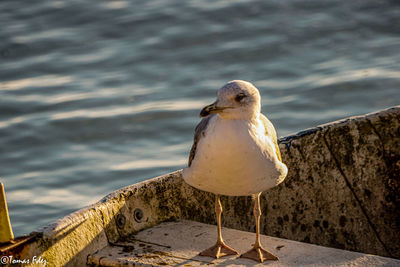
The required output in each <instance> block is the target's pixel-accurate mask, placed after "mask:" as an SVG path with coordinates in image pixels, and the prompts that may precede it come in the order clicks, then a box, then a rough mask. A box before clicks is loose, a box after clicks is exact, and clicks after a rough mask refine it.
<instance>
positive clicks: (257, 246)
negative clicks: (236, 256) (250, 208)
mask: <svg viewBox="0 0 400 267" xmlns="http://www.w3.org/2000/svg"><path fill="white" fill-rule="evenodd" d="M260 195H261V193H259V194H257V196H256V198H255V200H254V217H255V219H256V242H255V243H254V245H253V248H252V249H250V250H249V251H247V252H246V253H244V254H242V255H241V256H240V257H242V258H248V259H252V260H255V261H259V262H264V261H265V260H275V261H276V260H278V257H277V256H275V255H273V254H272V253H270V252H268V251H267V250H265V249H264V248H263V247H262V246H261V242H260V216H261V208H260Z"/></svg>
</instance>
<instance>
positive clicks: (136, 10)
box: [0, 0, 400, 235]
mask: <svg viewBox="0 0 400 267" xmlns="http://www.w3.org/2000/svg"><path fill="white" fill-rule="evenodd" d="M233 79H242V80H248V81H251V82H253V83H254V84H255V85H256V86H257V87H258V88H259V90H260V92H261V95H262V110H263V113H264V114H266V115H267V116H268V117H269V118H270V120H271V121H272V122H273V123H274V125H275V127H276V129H277V132H278V135H279V136H284V135H287V134H289V133H292V132H296V131H299V130H302V129H305V128H308V127H312V126H316V125H318V124H322V123H326V122H330V121H332V120H337V119H341V118H344V117H348V116H352V115H359V114H363V113H367V112H372V111H376V110H379V109H383V108H387V107H390V106H394V105H398V104H400V2H399V1H395V0H392V1H391V0H380V1H377V0H353V1H345V0H327V1H319V0H314V1H307V0H269V1H255V0H248V1H242V0H230V1H228V0H226V1H214V0H210V1H201V0H187V1H186V0H185V1H182V0H167V1H165V0H164V1H159V0H118V1H112V0H37V1H36V0H34V1H33V0H2V1H0V177H1V182H3V183H4V184H5V186H6V196H7V200H8V204H9V211H10V216H11V222H12V225H13V227H14V233H15V234H16V235H21V234H26V233H29V232H30V231H33V230H35V229H37V228H38V227H40V226H43V225H46V224H48V223H50V222H52V221H54V220H56V219H57V218H60V217H62V216H64V215H66V214H68V213H70V212H72V211H75V210H77V209H79V208H81V207H84V206H86V205H89V204H91V203H94V202H96V201H98V200H99V199H100V198H102V197H103V196H104V195H106V194H108V193H109V192H111V191H113V190H116V189H118V188H121V187H123V186H126V185H130V184H133V183H136V182H138V181H143V180H145V179H149V178H152V177H155V176H158V175H161V174H164V173H167V172H171V171H174V170H177V169H180V168H183V167H185V165H186V162H187V157H188V152H189V150H190V147H191V144H192V138H193V131H194V127H195V126H196V124H197V123H198V122H199V117H198V114H199V111H200V109H201V107H203V106H204V105H206V104H209V103H211V102H213V101H214V99H215V94H216V91H217V89H218V88H219V87H221V86H222V85H223V84H225V83H226V82H228V81H230V80H233Z"/></svg>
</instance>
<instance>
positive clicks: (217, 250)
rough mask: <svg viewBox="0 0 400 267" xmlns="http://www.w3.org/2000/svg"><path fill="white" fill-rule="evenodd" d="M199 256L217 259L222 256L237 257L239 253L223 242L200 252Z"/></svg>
mask: <svg viewBox="0 0 400 267" xmlns="http://www.w3.org/2000/svg"><path fill="white" fill-rule="evenodd" d="M199 255H200V256H208V257H212V258H216V259H219V258H221V257H224V256H229V255H239V253H238V252H237V251H236V250H234V249H233V248H230V247H229V246H227V245H226V244H225V243H224V242H217V243H216V244H215V245H214V246H212V247H210V248H208V249H206V250H204V251H202V252H200V254H199Z"/></svg>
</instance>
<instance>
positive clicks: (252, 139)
mask: <svg viewBox="0 0 400 267" xmlns="http://www.w3.org/2000/svg"><path fill="white" fill-rule="evenodd" d="M286 173H287V168H286V166H285V165H284V164H283V163H281V162H280V161H279V159H278V158H277V155H276V152H275V146H274V143H273V142H272V140H271V139H270V138H269V137H268V136H267V135H265V128H264V126H263V124H262V122H261V121H255V122H249V121H247V120H227V119H222V118H220V117H219V116H215V117H214V118H212V119H211V120H210V122H209V125H208V127H207V130H206V132H205V136H204V137H202V138H201V139H200V141H199V143H198V145H197V150H196V155H195V157H194V159H193V162H192V164H191V167H189V168H185V169H184V170H183V178H184V179H185V181H186V182H187V183H188V184H190V185H192V186H194V187H196V188H198V189H200V190H204V191H208V192H212V193H215V194H222V195H229V196H243V195H251V194H256V193H259V192H262V191H264V190H267V189H269V188H271V187H274V186H276V185H277V184H279V183H280V182H282V181H283V179H284V178H285V176H286Z"/></svg>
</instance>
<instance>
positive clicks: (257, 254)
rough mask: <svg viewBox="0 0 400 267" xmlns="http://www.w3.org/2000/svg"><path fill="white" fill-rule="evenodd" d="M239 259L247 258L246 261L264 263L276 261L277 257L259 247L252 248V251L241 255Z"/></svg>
mask: <svg viewBox="0 0 400 267" xmlns="http://www.w3.org/2000/svg"><path fill="white" fill-rule="evenodd" d="M240 257H241V258H247V259H252V260H255V261H258V262H261V263H262V262H264V261H266V260H273V261H277V260H278V257H277V256H275V255H274V254H272V253H271V252H268V251H267V250H265V249H264V248H263V247H261V246H254V247H253V248H252V249H250V250H249V251H247V252H246V253H244V254H242V255H241V256H240Z"/></svg>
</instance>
